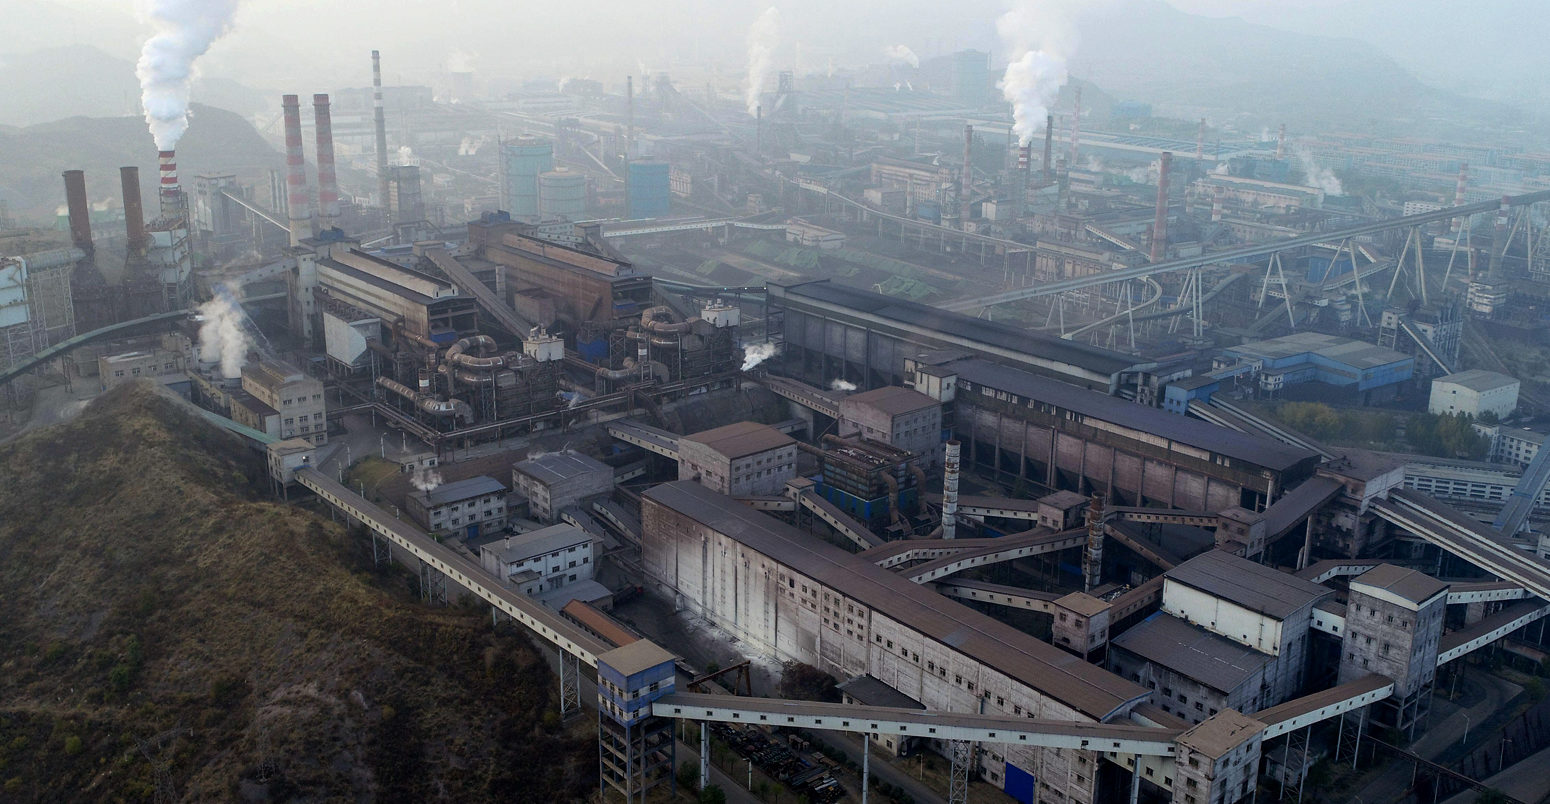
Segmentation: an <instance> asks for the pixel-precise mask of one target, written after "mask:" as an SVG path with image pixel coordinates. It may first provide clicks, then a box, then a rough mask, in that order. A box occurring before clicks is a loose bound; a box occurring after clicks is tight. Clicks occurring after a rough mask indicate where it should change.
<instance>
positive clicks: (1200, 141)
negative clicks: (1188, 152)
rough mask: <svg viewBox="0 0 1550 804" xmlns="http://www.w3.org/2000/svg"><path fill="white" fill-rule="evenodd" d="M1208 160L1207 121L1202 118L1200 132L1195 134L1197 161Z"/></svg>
mask: <svg viewBox="0 0 1550 804" xmlns="http://www.w3.org/2000/svg"><path fill="white" fill-rule="evenodd" d="M1205 158H1206V119H1205V118H1204V117H1202V118H1200V131H1199V132H1197V133H1196V134H1195V161H1196V162H1199V161H1201V160H1203V159H1205Z"/></svg>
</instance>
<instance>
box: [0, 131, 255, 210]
mask: <svg viewBox="0 0 1550 804" xmlns="http://www.w3.org/2000/svg"><path fill="white" fill-rule="evenodd" d="M192 115H193V121H192V123H191V124H190V125H189V129H188V133H187V134H186V135H184V137H183V140H182V142H180V143H179V144H178V171H179V174H180V175H181V177H182V179H183V182H184V186H185V188H186V189H189V190H192V189H193V181H194V177H195V176H198V175H199V174H200V173H207V172H208V173H215V172H218V173H235V174H237V175H238V177H239V178H244V177H246V178H247V179H249V180H250V181H251V180H254V179H262V180H263V183H267V181H268V179H267V171H268V170H270V169H281V168H283V167H284V164H285V159H284V156H283V155H282V154H281V153H280V152H279V151H277V150H275V149H274V148H273V147H271V146H270V145H269V143H268V142H266V141H265V140H264V138H263V137H261V136H259V133H258V131H257V130H256V129H254V128H253V126H252V125H251V124H250V123H248V121H247V120H244V119H243V118H242V117H239V116H238V115H236V114H233V113H231V112H228V111H226V110H224V109H217V108H215V107H213V106H200V105H198V104H195V105H194V106H193V109H192ZM0 154H5V158H4V159H0V199H3V200H5V201H6V202H8V203H9V204H10V207H11V213H12V214H13V215H15V216H16V217H17V218H18V219H20V220H21V221H22V222H24V223H25V222H27V221H29V220H30V221H32V222H36V223H45V224H48V225H52V224H53V222H54V218H53V216H54V212H55V209H56V208H57V207H63V206H64V203H65V190H64V184H63V182H62V181H61V179H60V177H59V174H60V173H61V172H63V171H66V170H70V169H72V168H79V169H81V170H85V171H86V192H87V196H88V197H89V198H90V199H91V200H92V201H94V202H98V201H103V200H111V201H112V205H113V206H115V207H117V206H118V204H119V195H120V194H119V179H118V168H119V166H120V165H138V166H139V167H140V185H141V187H140V191H141V194H142V196H143V197H144V199H145V203H146V210H147V213H148V214H151V215H154V214H155V209H156V187H157V176H156V145H155V143H154V142H153V141H152V140H151V135H150V132H149V131H147V130H146V127H145V120H144V119H143V118H141V117H140V116H139V115H134V116H125V117H71V118H67V119H64V120H56V121H53V122H50V123H40V124H38V125H34V126H28V127H26V128H6V127H3V126H0ZM105 234H117V232H108V233H105Z"/></svg>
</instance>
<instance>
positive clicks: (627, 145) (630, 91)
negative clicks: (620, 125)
mask: <svg viewBox="0 0 1550 804" xmlns="http://www.w3.org/2000/svg"><path fill="white" fill-rule="evenodd" d="M634 155H635V76H633V75H627V76H625V77H624V159H625V161H626V162H628V161H629V160H630V159H631V158H632V157H633V156H634Z"/></svg>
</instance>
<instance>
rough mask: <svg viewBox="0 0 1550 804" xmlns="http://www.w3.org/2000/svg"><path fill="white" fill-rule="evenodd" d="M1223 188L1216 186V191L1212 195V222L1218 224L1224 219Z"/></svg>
mask: <svg viewBox="0 0 1550 804" xmlns="http://www.w3.org/2000/svg"><path fill="white" fill-rule="evenodd" d="M1224 195H1225V193H1223V192H1222V186H1221V185H1220V184H1218V185H1216V191H1215V192H1214V193H1212V194H1211V222H1212V223H1217V222H1218V221H1220V220H1221V219H1222V197H1223V196H1224Z"/></svg>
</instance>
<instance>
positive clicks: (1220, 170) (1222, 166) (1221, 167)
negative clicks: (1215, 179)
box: [1211, 162, 1231, 176]
mask: <svg viewBox="0 0 1550 804" xmlns="http://www.w3.org/2000/svg"><path fill="white" fill-rule="evenodd" d="M1229 172H1231V169H1230V168H1229V167H1228V165H1227V163H1226V162H1217V163H1216V167H1214V168H1211V175H1213V176H1226V175H1228V173H1229Z"/></svg>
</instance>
